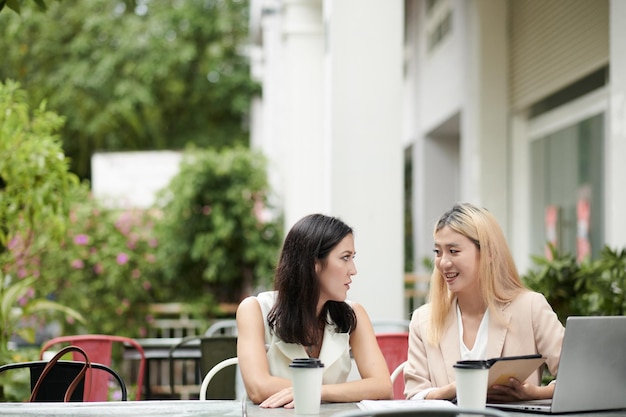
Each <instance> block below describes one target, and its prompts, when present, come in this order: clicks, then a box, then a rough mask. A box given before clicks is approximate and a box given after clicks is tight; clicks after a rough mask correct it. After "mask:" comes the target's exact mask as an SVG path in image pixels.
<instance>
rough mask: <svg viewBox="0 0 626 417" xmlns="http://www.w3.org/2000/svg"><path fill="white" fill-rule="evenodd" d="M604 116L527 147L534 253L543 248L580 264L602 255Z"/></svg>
mask: <svg viewBox="0 0 626 417" xmlns="http://www.w3.org/2000/svg"><path fill="white" fill-rule="evenodd" d="M603 143H604V114H597V115H595V116H592V117H588V118H586V119H584V120H581V121H579V122H577V123H575V124H572V125H569V126H567V127H565V128H562V129H560V130H558V131H556V132H553V133H550V134H548V135H545V136H542V137H539V138H537V139H536V140H534V141H533V142H532V144H531V161H532V162H531V171H532V174H531V184H532V196H531V198H532V202H531V207H532V223H531V224H532V242H533V244H532V252H533V253H534V254H538V255H545V254H546V252H545V248H546V243H547V242H549V241H550V242H552V243H554V244H555V246H556V247H557V248H558V249H559V250H561V251H563V252H566V253H570V254H576V255H577V256H578V258H579V260H580V259H582V258H584V257H596V256H597V255H598V254H599V252H600V250H601V249H602V245H603V243H602V242H603V241H604V236H603V223H602V213H603V210H604V207H603V201H604V190H603V159H604V158H603V149H604V144H603Z"/></svg>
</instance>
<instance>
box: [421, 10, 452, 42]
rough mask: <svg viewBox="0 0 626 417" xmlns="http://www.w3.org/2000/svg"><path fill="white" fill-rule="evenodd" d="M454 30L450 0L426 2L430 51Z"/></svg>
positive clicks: (427, 37)
mask: <svg viewBox="0 0 626 417" xmlns="http://www.w3.org/2000/svg"><path fill="white" fill-rule="evenodd" d="M451 32H452V8H451V7H450V2H449V1H448V0H429V1H428V2H427V3H426V39H427V44H428V45H427V46H428V50H429V51H433V50H434V49H435V48H436V47H437V45H439V44H441V42H442V41H443V40H444V39H446V38H447V37H448V35H449V34H450V33H451Z"/></svg>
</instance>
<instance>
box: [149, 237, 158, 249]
mask: <svg viewBox="0 0 626 417" xmlns="http://www.w3.org/2000/svg"><path fill="white" fill-rule="evenodd" d="M158 244H159V242H158V241H157V240H156V238H151V239H149V240H148V246H150V247H151V248H156V247H157V245H158Z"/></svg>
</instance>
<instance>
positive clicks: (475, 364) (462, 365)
mask: <svg viewBox="0 0 626 417" xmlns="http://www.w3.org/2000/svg"><path fill="white" fill-rule="evenodd" d="M453 367H454V368H459V369H489V368H490V365H489V361H483V360H467V361H458V362H457V363H455V364H454V365H453Z"/></svg>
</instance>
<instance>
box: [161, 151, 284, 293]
mask: <svg viewBox="0 0 626 417" xmlns="http://www.w3.org/2000/svg"><path fill="white" fill-rule="evenodd" d="M267 191H268V184H267V178H266V174H265V160H264V158H263V157H262V156H261V155H260V154H259V153H257V152H254V151H251V150H249V149H247V148H243V147H237V148H232V149H225V150H222V151H215V150H195V149H188V150H187V152H186V154H185V156H184V158H183V162H182V163H181V170H180V173H179V174H178V175H177V176H176V177H175V178H174V179H173V180H172V182H171V184H170V185H169V187H168V188H167V189H165V190H164V191H163V192H162V194H161V195H160V197H159V202H158V205H159V206H160V207H162V208H163V218H162V219H161V221H160V222H159V223H158V224H157V225H156V236H157V237H158V240H159V248H158V255H157V258H158V259H159V262H160V264H159V265H160V266H161V270H162V272H163V274H164V284H163V288H162V289H163V290H165V292H166V293H167V294H169V295H170V297H171V295H172V294H176V296H177V297H179V298H180V299H183V300H185V299H196V300H201V299H202V298H203V297H210V298H211V299H212V298H216V299H217V300H218V301H220V302H238V301H240V299H241V297H242V296H245V295H247V294H250V292H251V291H252V289H253V287H254V286H255V285H259V284H267V283H268V282H270V281H271V279H272V276H273V268H274V265H275V263H276V260H277V256H278V248H279V245H280V242H281V236H282V234H281V231H280V230H279V224H280V223H279V221H269V220H264V219H263V217H264V215H263V212H264V208H265V204H266V193H267Z"/></svg>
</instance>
